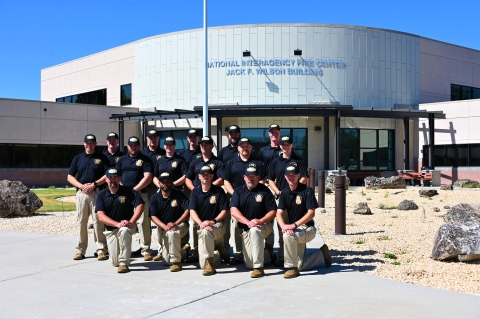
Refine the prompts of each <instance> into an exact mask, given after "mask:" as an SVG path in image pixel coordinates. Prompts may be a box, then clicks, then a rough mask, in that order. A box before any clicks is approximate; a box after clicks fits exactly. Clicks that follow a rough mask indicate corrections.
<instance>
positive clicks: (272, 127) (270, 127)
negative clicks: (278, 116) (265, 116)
mask: <svg viewBox="0 0 480 319" xmlns="http://www.w3.org/2000/svg"><path fill="white" fill-rule="evenodd" d="M274 128H276V129H278V130H280V125H278V124H275V123H273V124H270V126H269V127H268V131H269V132H271V131H272V130H273V129H274Z"/></svg>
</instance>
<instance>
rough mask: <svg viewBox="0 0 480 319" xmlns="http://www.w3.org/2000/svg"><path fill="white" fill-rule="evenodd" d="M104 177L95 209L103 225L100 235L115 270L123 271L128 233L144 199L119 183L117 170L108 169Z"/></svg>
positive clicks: (129, 241)
mask: <svg viewBox="0 0 480 319" xmlns="http://www.w3.org/2000/svg"><path fill="white" fill-rule="evenodd" d="M106 176H107V177H106V181H107V185H108V188H107V189H104V190H103V191H101V192H100V193H99V194H98V195H97V206H96V207H95V210H96V213H97V216H98V219H99V220H100V221H101V222H102V223H104V224H105V232H104V234H105V236H106V237H107V245H108V252H109V254H110V260H111V262H112V265H113V266H114V267H118V272H119V273H126V272H129V271H130V270H129V269H128V266H129V265H130V254H131V253H132V234H133V233H134V232H135V229H136V224H135V223H136V222H137V220H138V219H139V218H140V215H141V214H142V212H143V206H144V202H143V200H142V198H141V197H140V196H139V195H138V193H137V192H136V191H134V190H133V189H131V188H130V187H126V186H122V185H120V180H121V179H122V178H121V174H120V171H118V170H117V169H115V168H110V169H108V170H107V173H106Z"/></svg>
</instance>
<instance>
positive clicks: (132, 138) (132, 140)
mask: <svg viewBox="0 0 480 319" xmlns="http://www.w3.org/2000/svg"><path fill="white" fill-rule="evenodd" d="M132 144H136V145H140V140H139V139H138V137H136V136H130V138H129V139H128V145H132Z"/></svg>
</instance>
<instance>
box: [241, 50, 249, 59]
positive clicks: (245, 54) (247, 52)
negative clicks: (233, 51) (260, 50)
mask: <svg viewBox="0 0 480 319" xmlns="http://www.w3.org/2000/svg"><path fill="white" fill-rule="evenodd" d="M242 53H243V57H249V56H250V55H251V53H250V51H248V50H245V51H243V52H242Z"/></svg>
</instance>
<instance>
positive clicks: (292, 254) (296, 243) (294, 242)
mask: <svg viewBox="0 0 480 319" xmlns="http://www.w3.org/2000/svg"><path fill="white" fill-rule="evenodd" d="M316 233H317V229H316V228H315V226H305V225H302V226H300V227H298V228H297V229H295V234H294V236H290V235H287V234H283V241H284V243H285V263H284V265H285V268H292V267H298V269H299V270H308V269H312V268H315V267H317V266H319V265H323V266H324V265H325V260H324V258H323V254H322V251H321V250H320V249H317V250H315V251H314V252H312V253H310V254H308V255H305V250H306V247H307V245H306V243H308V242H309V241H312V240H313V239H314V238H315V235H316ZM319 236H320V247H322V246H323V245H324V244H325V242H324V241H323V237H322V235H319Z"/></svg>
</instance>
